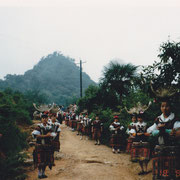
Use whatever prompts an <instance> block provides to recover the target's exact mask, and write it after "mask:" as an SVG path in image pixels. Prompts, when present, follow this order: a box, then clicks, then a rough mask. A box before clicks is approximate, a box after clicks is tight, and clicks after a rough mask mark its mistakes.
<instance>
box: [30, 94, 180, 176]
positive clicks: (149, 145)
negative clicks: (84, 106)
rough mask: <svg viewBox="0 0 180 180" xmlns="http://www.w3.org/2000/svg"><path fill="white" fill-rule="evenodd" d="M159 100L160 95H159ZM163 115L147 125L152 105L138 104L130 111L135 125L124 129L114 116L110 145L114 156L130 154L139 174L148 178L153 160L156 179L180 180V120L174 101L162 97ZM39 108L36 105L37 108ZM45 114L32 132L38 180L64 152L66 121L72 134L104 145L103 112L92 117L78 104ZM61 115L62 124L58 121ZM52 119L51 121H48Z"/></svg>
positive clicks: (50, 110)
mask: <svg viewBox="0 0 180 180" xmlns="http://www.w3.org/2000/svg"><path fill="white" fill-rule="evenodd" d="M157 98H158V95H157ZM159 102H160V104H161V105H160V110H161V113H162V114H161V115H159V116H158V117H157V118H155V117H154V119H155V121H154V124H152V125H150V126H147V120H146V118H147V116H146V111H148V108H149V107H150V106H151V102H150V103H149V104H148V106H146V105H142V104H141V102H138V103H137V104H136V105H135V106H134V107H132V108H131V109H129V110H128V109H127V108H125V109H126V111H127V113H129V115H130V116H131V119H132V122H131V123H130V124H129V125H128V127H124V126H123V125H122V124H121V122H120V119H119V116H118V115H114V117H113V122H112V123H111V124H110V125H109V133H110V139H109V146H110V147H111V148H112V152H113V153H115V154H116V153H122V152H123V153H124V152H126V153H129V154H130V160H131V161H132V162H138V163H139V166H140V168H141V171H140V172H138V175H146V174H148V173H149V172H150V171H148V163H149V161H150V160H151V159H152V173H153V179H163V178H164V179H178V178H180V119H179V118H178V117H177V116H176V114H174V113H173V109H172V105H171V98H170V97H168V96H164V97H163V98H162V97H161V98H159ZM35 107H36V106H35ZM36 109H37V110H39V111H40V112H41V123H40V124H37V127H36V128H35V129H34V131H33V132H32V135H33V137H34V138H35V139H36V145H35V149H34V163H35V165H36V166H37V167H38V178H39V179H42V178H46V177H47V176H46V174H45V169H46V167H47V166H48V167H49V168H50V169H52V167H53V166H55V163H54V152H55V151H58V152H59V150H60V140H59V137H60V132H61V128H60V126H61V124H60V123H62V122H64V123H65V125H67V126H69V129H70V130H71V131H77V135H79V136H80V140H83V139H86V140H88V139H92V140H94V141H95V143H94V144H95V145H100V144H101V143H102V142H101V140H102V135H103V133H104V123H105V122H104V121H103V119H100V116H99V113H100V112H97V113H95V114H94V116H93V118H92V119H91V118H89V116H88V112H87V111H84V112H80V113H79V114H78V113H76V112H77V105H71V106H70V107H69V108H67V110H66V111H61V109H60V108H57V107H55V106H53V107H46V108H45V109H43V108H42V107H39V108H37V107H36ZM58 115H60V116H61V118H60V119H61V122H60V121H58V120H57V118H58ZM48 118H49V119H48Z"/></svg>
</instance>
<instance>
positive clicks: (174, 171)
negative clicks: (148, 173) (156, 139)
mask: <svg viewBox="0 0 180 180" xmlns="http://www.w3.org/2000/svg"><path fill="white" fill-rule="evenodd" d="M152 163H153V179H158V178H160V179H162V178H163V179H180V148H179V147H177V146H158V145H157V146H156V147H155V149H154V153H153V158H152Z"/></svg>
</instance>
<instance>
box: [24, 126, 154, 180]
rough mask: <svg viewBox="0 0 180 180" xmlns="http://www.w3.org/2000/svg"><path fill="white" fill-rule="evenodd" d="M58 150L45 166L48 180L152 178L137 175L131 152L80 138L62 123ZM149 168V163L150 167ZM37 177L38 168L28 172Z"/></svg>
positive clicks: (138, 168) (137, 169)
mask: <svg viewBox="0 0 180 180" xmlns="http://www.w3.org/2000/svg"><path fill="white" fill-rule="evenodd" d="M61 129H62V133H61V137H60V139H61V151H60V152H59V153H56V160H55V164H56V166H55V167H53V169H52V170H49V168H47V170H46V175H47V176H48V178H46V179H47V180H151V179H152V174H151V173H150V174H148V175H143V176H138V175H137V174H138V172H139V171H140V167H139V165H138V164H137V163H131V162H130V161H129V158H130V155H128V154H125V153H121V154H113V153H112V151H111V148H109V147H107V146H104V145H100V146H96V145H94V141H92V140H85V139H83V140H80V139H79V136H77V135H76V132H72V131H70V129H69V128H68V127H66V126H65V125H62V126H61ZM150 168H151V163H150V165H149V169H150ZM28 176H29V177H28V178H27V179H28V180H37V169H36V170H34V171H31V172H29V173H28Z"/></svg>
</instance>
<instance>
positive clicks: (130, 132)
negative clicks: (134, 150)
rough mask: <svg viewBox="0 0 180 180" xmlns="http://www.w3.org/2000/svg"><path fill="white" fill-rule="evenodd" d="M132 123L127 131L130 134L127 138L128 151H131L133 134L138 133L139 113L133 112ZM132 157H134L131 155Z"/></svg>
mask: <svg viewBox="0 0 180 180" xmlns="http://www.w3.org/2000/svg"><path fill="white" fill-rule="evenodd" d="M131 121H132V122H131V123H130V124H129V126H128V129H127V130H126V133H127V134H128V135H129V138H128V140H127V147H126V152H127V153H130V152H131V147H132V143H133V140H134V138H135V137H134V136H133V134H134V133H136V121H137V115H136V114H135V113H133V114H131ZM131 159H132V157H131Z"/></svg>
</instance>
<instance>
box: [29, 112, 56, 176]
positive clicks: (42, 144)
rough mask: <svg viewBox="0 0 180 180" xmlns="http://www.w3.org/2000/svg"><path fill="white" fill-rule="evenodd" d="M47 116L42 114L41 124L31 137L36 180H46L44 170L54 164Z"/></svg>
mask: <svg viewBox="0 0 180 180" xmlns="http://www.w3.org/2000/svg"><path fill="white" fill-rule="evenodd" d="M47 121H48V116H47V115H46V114H43V115H42V116H41V123H40V124H38V125H37V128H36V129H35V130H34V131H33V132H32V135H33V137H34V138H35V139H36V145H35V150H34V152H33V155H34V163H35V165H36V166H37V167H38V178H39V179H42V178H46V177H47V176H46V175H45V169H46V167H47V166H49V168H50V169H51V168H52V165H53V163H54V161H53V160H54V159H53V155H52V148H51V139H52V133H51V132H52V131H51V127H50V126H49V125H48V123H47Z"/></svg>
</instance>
